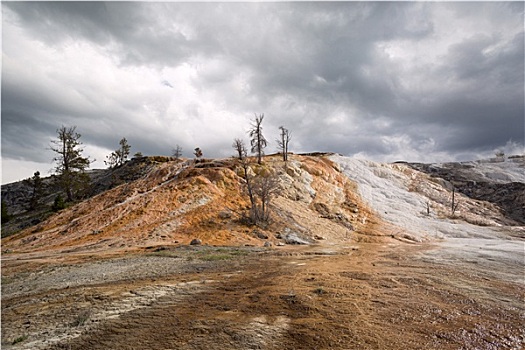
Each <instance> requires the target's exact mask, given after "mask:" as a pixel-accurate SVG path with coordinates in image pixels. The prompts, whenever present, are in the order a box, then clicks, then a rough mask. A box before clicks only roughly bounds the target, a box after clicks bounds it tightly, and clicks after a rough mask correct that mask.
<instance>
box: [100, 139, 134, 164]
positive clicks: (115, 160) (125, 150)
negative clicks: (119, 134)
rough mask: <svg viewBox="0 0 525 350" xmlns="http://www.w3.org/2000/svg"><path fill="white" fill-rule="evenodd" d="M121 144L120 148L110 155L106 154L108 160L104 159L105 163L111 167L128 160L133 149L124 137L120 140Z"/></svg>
mask: <svg viewBox="0 0 525 350" xmlns="http://www.w3.org/2000/svg"><path fill="white" fill-rule="evenodd" d="M119 145H120V147H119V149H117V150H115V151H113V152H111V154H110V155H109V156H106V158H107V161H104V163H105V164H106V165H107V166H109V167H110V168H116V167H118V166H121V165H122V164H124V163H125V162H126V160H128V156H129V151H130V149H131V146H130V145H129V144H128V140H126V138H125V137H123V138H122V139H121V140H120V141H119Z"/></svg>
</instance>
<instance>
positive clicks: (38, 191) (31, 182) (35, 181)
mask: <svg viewBox="0 0 525 350" xmlns="http://www.w3.org/2000/svg"><path fill="white" fill-rule="evenodd" d="M24 183H25V184H26V185H28V186H29V187H31V198H30V199H29V207H28V209H29V210H34V209H36V208H37V207H38V205H39V204H40V200H41V199H42V197H43V195H44V184H43V181H42V178H41V177H40V172H39V171H36V172H35V173H34V174H33V177H30V178H28V179H26V180H24Z"/></svg>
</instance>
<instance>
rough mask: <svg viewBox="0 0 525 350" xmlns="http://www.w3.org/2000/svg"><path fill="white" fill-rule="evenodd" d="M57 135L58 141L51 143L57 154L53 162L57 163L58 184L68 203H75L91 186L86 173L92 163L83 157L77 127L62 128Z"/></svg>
mask: <svg viewBox="0 0 525 350" xmlns="http://www.w3.org/2000/svg"><path fill="white" fill-rule="evenodd" d="M57 134H58V139H57V140H52V141H51V143H52V145H51V150H52V151H54V152H55V153H57V156H56V157H55V158H53V161H54V162H56V167H55V171H56V175H57V178H58V184H59V186H60V187H61V188H62V190H63V191H64V193H65V194H66V197H67V201H73V200H74V199H75V197H76V196H77V195H78V194H79V193H81V192H83V191H84V190H86V189H87V187H88V186H89V177H88V176H87V174H86V173H85V171H86V169H87V168H89V164H90V163H91V162H90V160H89V158H88V157H83V156H82V152H83V149H82V147H81V146H82V142H80V141H79V139H80V137H81V135H80V134H79V133H77V132H76V126H73V127H69V128H67V127H65V126H62V127H60V129H58V130H57Z"/></svg>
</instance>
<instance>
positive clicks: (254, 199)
mask: <svg viewBox="0 0 525 350" xmlns="http://www.w3.org/2000/svg"><path fill="white" fill-rule="evenodd" d="M232 147H233V148H234V149H235V151H236V152H237V158H238V159H239V161H240V163H241V166H242V168H243V175H244V180H245V182H246V191H247V192H248V197H249V199H250V221H251V222H252V223H254V224H256V225H259V226H265V225H267V224H268V222H269V220H270V202H271V199H272V198H273V196H274V194H275V193H276V191H277V188H278V185H279V183H278V180H277V177H276V175H269V174H266V175H262V174H260V175H253V172H250V163H249V159H248V150H247V149H246V145H245V144H244V142H243V141H242V140H240V139H235V140H234V142H233V145H232Z"/></svg>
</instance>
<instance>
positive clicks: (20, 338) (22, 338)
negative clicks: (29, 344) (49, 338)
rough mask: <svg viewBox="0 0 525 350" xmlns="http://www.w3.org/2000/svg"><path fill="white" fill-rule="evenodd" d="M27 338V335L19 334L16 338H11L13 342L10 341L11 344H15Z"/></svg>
mask: <svg viewBox="0 0 525 350" xmlns="http://www.w3.org/2000/svg"><path fill="white" fill-rule="evenodd" d="M27 338H28V336H27V335H21V336H19V337H18V338H16V339H15V340H13V342H12V343H11V345H15V344H18V343H21V342H23V341H24V340H26V339H27Z"/></svg>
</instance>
